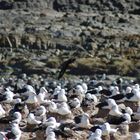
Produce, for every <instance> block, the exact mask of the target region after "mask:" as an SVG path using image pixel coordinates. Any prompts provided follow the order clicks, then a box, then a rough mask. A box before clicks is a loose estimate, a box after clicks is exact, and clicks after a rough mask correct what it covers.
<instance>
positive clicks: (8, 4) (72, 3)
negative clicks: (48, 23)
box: [0, 0, 140, 14]
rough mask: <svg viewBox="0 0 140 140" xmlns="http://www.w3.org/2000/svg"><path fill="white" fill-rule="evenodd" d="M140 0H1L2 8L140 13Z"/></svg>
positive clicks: (0, 7)
mask: <svg viewBox="0 0 140 140" xmlns="http://www.w3.org/2000/svg"><path fill="white" fill-rule="evenodd" d="M139 6H140V2H139V0H98V1H97V0H42V1H41V0H14V1H11V0H1V1H0V9H2V10H6V9H14V8H31V9H33V8H39V9H43V8H50V9H53V10H57V11H64V12H66V11H76V12H85V11H93V10H101V11H104V10H105V11H119V12H120V11H121V12H127V11H128V12H132V11H133V12H134V13H137V14H139V12H138V10H139Z"/></svg>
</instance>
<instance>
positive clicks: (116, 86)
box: [0, 74, 140, 140]
mask: <svg viewBox="0 0 140 140" xmlns="http://www.w3.org/2000/svg"><path fill="white" fill-rule="evenodd" d="M105 79H106V78H105V75H104V78H102V79H100V80H99V79H94V80H88V81H82V80H79V81H77V82H70V81H63V82H61V83H60V82H59V81H55V82H48V81H47V80H46V81H45V80H44V79H43V78H41V77H40V79H38V82H39V83H36V84H35V80H34V83H33V82H32V81H33V80H32V79H31V78H28V77H27V75H26V74H24V75H22V77H18V78H9V79H7V80H6V79H4V78H2V79H1V85H0V126H2V124H4V126H6V127H4V128H2V127H0V140H20V139H21V137H22V134H23V133H24V132H27V133H30V139H31V138H34V139H37V140H38V139H41V138H42V139H44V140H45V139H46V140H57V139H59V138H62V139H70V138H74V139H76V136H75V135H76V134H77V132H81V133H83V132H84V131H85V132H87V136H86V138H85V139H87V140H102V139H104V138H105V136H109V137H110V139H111V138H112V137H113V136H114V137H115V135H116V134H117V133H120V135H123V133H122V131H123V129H124V131H125V134H124V135H126V134H127V133H129V132H130V128H129V127H130V125H131V124H132V123H134V124H135V125H139V123H138V122H139V120H140V106H139V101H140V86H139V84H138V83H136V82H134V81H132V80H130V81H129V80H127V81H124V80H123V79H122V78H118V79H116V80H115V81H113V82H112V83H111V84H108V83H106V82H105V81H106V80H105ZM125 103H128V104H125ZM129 104H130V105H131V106H129ZM136 104H137V106H136V108H133V107H134V106H135V105H136ZM103 112H104V113H105V116H103V114H102V113H103ZM101 119H103V120H101ZM120 126H123V127H120ZM131 132H132V133H131V134H132V135H131V139H132V140H140V134H139V133H138V132H136V131H134V132H133V131H131ZM79 139H80V138H79ZM112 139H113V138H112Z"/></svg>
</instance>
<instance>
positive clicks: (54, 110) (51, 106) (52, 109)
mask: <svg viewBox="0 0 140 140" xmlns="http://www.w3.org/2000/svg"><path fill="white" fill-rule="evenodd" d="M48 105H49V106H48V110H49V112H51V113H57V111H58V109H57V105H56V103H55V102H53V101H49V103H48Z"/></svg>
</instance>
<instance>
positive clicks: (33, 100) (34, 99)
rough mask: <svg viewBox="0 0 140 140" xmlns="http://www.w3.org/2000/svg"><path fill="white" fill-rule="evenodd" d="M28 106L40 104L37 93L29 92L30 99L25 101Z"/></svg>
mask: <svg viewBox="0 0 140 140" xmlns="http://www.w3.org/2000/svg"><path fill="white" fill-rule="evenodd" d="M25 102H26V103H28V104H35V103H38V99H37V95H36V93H35V92H29V96H28V99H27V100H26V101H25Z"/></svg>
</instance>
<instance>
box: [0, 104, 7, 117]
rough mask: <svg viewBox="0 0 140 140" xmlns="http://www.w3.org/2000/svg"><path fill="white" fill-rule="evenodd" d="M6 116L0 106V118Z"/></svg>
mask: <svg viewBox="0 0 140 140" xmlns="http://www.w3.org/2000/svg"><path fill="white" fill-rule="evenodd" d="M5 114H6V112H5V110H4V109H3V107H2V105H1V104H0V118H2V117H4V116H5Z"/></svg>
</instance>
